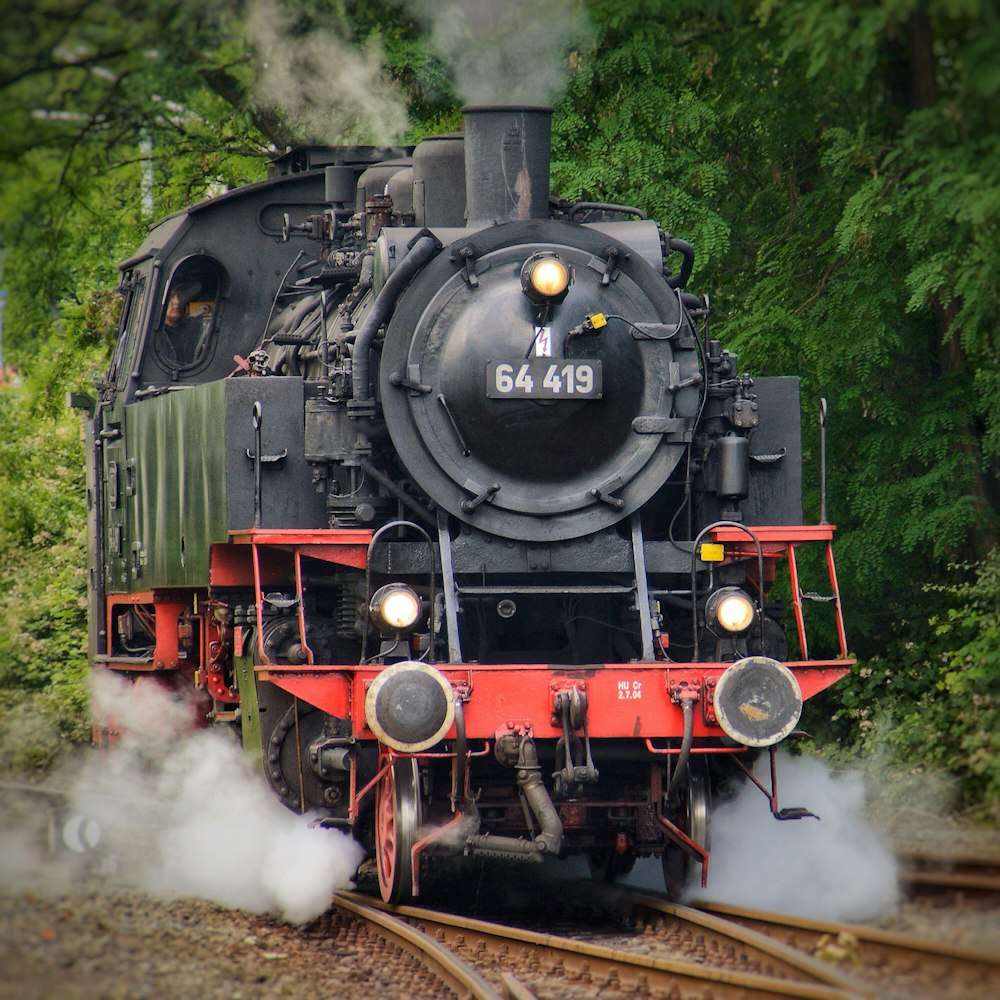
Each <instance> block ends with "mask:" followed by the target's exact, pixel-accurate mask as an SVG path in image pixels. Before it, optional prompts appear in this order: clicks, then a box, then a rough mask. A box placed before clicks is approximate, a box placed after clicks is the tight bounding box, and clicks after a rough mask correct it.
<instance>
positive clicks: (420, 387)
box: [389, 372, 434, 395]
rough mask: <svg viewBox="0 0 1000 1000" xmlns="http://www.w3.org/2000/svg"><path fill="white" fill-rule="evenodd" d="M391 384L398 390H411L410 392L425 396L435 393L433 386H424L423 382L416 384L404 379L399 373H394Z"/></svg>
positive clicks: (391, 376) (390, 379)
mask: <svg viewBox="0 0 1000 1000" xmlns="http://www.w3.org/2000/svg"><path fill="white" fill-rule="evenodd" d="M389 384H390V385H394V386H395V387H396V388H397V389H409V390H410V392H419V393H422V394H425V395H426V394H427V393H428V392H433V391H434V390H433V389H432V388H431V386H429V385H424V384H423V382H414V381H413V380H412V379H408V378H403V376H402V375H400V374H399V372H393V373H392V374H391V375H390V376H389Z"/></svg>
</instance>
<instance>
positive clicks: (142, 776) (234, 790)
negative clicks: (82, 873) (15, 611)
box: [0, 674, 364, 924]
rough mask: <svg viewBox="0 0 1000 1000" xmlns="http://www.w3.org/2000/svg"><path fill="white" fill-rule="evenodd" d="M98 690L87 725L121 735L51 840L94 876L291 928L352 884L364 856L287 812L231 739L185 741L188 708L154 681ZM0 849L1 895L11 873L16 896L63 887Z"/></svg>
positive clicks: (61, 876)
mask: <svg viewBox="0 0 1000 1000" xmlns="http://www.w3.org/2000/svg"><path fill="white" fill-rule="evenodd" d="M95 682H96V683H95V685H94V698H93V701H94V714H95V717H98V718H100V717H109V718H113V719H115V720H118V722H119V723H120V724H123V725H124V726H126V727H127V730H125V731H124V738H123V739H122V741H121V742H120V743H119V744H117V745H116V746H115V747H113V748H112V749H111V750H110V751H109V752H107V753H103V752H102V753H100V754H97V755H94V756H92V757H90V758H89V759H88V761H87V763H86V764H85V766H84V767H83V769H82V771H81V772H80V773H78V774H77V775H75V777H74V778H73V782H72V784H73V792H72V796H71V800H72V801H71V805H70V807H69V808H68V809H67V810H66V811H65V812H63V813H61V815H60V817H59V820H58V822H57V824H56V829H55V830H54V832H55V834H56V837H57V839H61V840H62V842H63V843H62V846H63V847H64V848H69V852H72V851H74V850H75V851H78V852H81V855H80V856H83V857H85V858H86V859H87V863H88V864H89V866H90V868H91V870H93V868H94V866H96V867H97V869H98V870H99V871H101V872H103V874H104V875H106V876H107V877H108V878H111V879H114V880H115V881H117V882H123V883H125V884H127V885H131V886H133V887H136V888H141V889H145V890H147V891H149V892H152V893H153V894H156V895H160V896H165V897H171V898H173V897H181V896H197V897H200V898H202V899H208V900H211V901H213V902H216V903H220V904H222V905H223V906H229V907H234V908H241V909H244V910H250V911H252V912H255V913H275V914H280V915H281V916H282V917H284V918H285V919H286V920H288V921H290V922H291V923H295V924H299V923H304V922H306V921H308V920H311V919H313V918H314V917H317V916H319V915H320V914H321V913H323V912H324V911H325V910H326V909H327V907H329V905H330V901H331V898H332V896H333V893H334V892H335V891H336V890H337V889H339V888H344V887H346V886H348V885H349V884H350V882H351V879H352V877H353V875H354V872H355V871H356V869H357V866H358V864H359V863H360V861H361V859H362V857H363V855H364V851H363V849H362V848H361V846H360V845H359V844H357V843H356V842H355V841H354V840H352V839H351V838H350V837H349V836H347V835H346V834H344V833H341V832H339V831H335V830H329V829H323V828H320V827H317V826H314V825H312V824H311V817H309V816H308V815H306V816H299V815H295V814H293V813H290V812H288V811H287V810H286V809H285V808H284V807H283V806H282V805H281V804H280V803H279V802H278V801H277V800H276V799H275V798H274V796H273V794H272V793H271V791H270V790H269V789H268V788H267V787H266V785H265V784H264V779H263V777H261V776H260V775H259V774H257V773H256V772H254V770H253V769H252V767H251V765H250V763H249V761H248V759H247V755H246V754H245V753H244V752H243V750H242V749H241V747H240V746H239V744H238V743H237V741H236V740H235V739H233V738H231V737H228V736H226V735H223V734H222V733H219V732H216V731H211V730H201V731H197V732H193V733H192V732H191V724H192V719H193V716H194V710H193V707H192V704H191V702H190V701H188V700H187V699H185V698H181V697H178V696H175V695H172V694H171V693H169V692H167V691H166V690H164V689H163V688H161V687H160V686H159V685H158V684H157V683H155V682H154V681H145V682H143V681H140V682H139V683H137V684H136V685H134V686H133V685H128V684H126V683H124V682H123V681H121V680H119V679H118V678H117V677H114V676H111V675H107V674H105V675H97V676H95ZM0 846H2V847H3V854H4V855H5V860H4V863H3V865H2V866H0V875H2V876H3V877H4V881H5V883H6V884H7V885H8V886H9V885H10V884H11V879H12V878H16V877H17V876H18V874H19V873H20V875H21V876H23V883H24V885H25V887H29V886H30V887H31V888H33V889H35V890H38V889H39V888H41V887H43V886H44V884H45V883H46V882H47V883H49V884H50V885H51V886H52V887H53V888H56V889H58V888H60V887H64V884H65V883H66V881H67V877H68V876H69V875H72V871H71V870H70V869H69V868H67V867H66V865H65V864H64V865H62V866H60V865H59V864H56V863H53V862H51V861H50V862H48V863H45V862H44V861H43V859H42V855H41V852H40V851H39V846H40V845H39V844H38V842H37V837H36V838H35V839H34V842H32V838H30V837H29V836H28V835H27V834H26V833H23V832H22V833H21V834H17V833H13V834H11V835H9V836H8V837H6V838H5V839H4V842H3V844H2V845H0ZM94 846H96V847H97V851H96V852H92V853H90V854H89V855H85V854H83V853H82V852H85V851H86V849H87V848H92V847H94ZM69 852H64V853H63V855H62V857H63V859H64V861H65V859H66V858H67V857H72V856H73V855H72V854H71V853H69ZM12 863H13V865H12ZM17 884H21V883H20V882H18V883H17ZM61 884H62V885H61Z"/></svg>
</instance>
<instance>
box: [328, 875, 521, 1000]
mask: <svg viewBox="0 0 1000 1000" xmlns="http://www.w3.org/2000/svg"><path fill="white" fill-rule="evenodd" d="M333 903H334V906H338V907H340V909H342V910H346V911H348V912H349V913H352V914H354V916H356V917H360V918H361V919H362V920H366V921H368V922H369V923H370V924H374V925H376V926H377V927H379V928H381V930H382V931H384V932H385V933H386V934H388V935H389V936H390V937H392V938H395V939H396V940H397V941H398V942H401V943H402V944H403V945H404V946H409V949H410V950H411V951H415V952H416V953H417V956H418V957H419V958H420V959H421V961H423V962H424V963H425V964H430V965H433V966H434V968H435V970H436V971H437V973H438V975H440V977H441V978H442V979H443V980H444V981H445V982H446V983H447V984H448V986H449V987H451V988H452V989H455V991H456V993H458V995H459V996H469V997H472V998H473V1000H505V997H504V994H503V993H499V992H498V991H497V990H496V989H494V987H493V986H491V985H490V984H489V983H488V982H487V981H486V980H485V979H484V978H483V977H482V976H481V975H480V974H479V973H478V972H477V971H476V970H475V969H474V968H473V967H472V966H471V965H469V964H468V963H467V962H464V961H463V960H462V959H460V958H459V957H458V956H457V955H456V954H455V953H454V952H452V951H450V950H449V949H448V948H446V947H445V946H444V945H442V944H440V943H439V942H437V941H435V940H434V939H433V938H432V937H430V936H429V935H427V934H425V933H424V932H423V931H420V930H417V928H415V927H412V926H411V925H410V924H408V923H407V922H406V921H405V920H401V919H399V917H396V916H393V915H392V913H390V912H386V909H385V908H384V907H382V906H377V905H376V904H375V903H374V901H373V900H371V899H368V898H366V897H364V896H359V895H357V894H356V893H352V892H338V893H337V894H336V895H335V896H334V897H333ZM512 995H513V994H511V993H510V992H509V991H508V992H507V1000H509V998H510V997H511V996H512ZM521 996H522V997H523V998H525V1000H528V994H526V993H522V994H521Z"/></svg>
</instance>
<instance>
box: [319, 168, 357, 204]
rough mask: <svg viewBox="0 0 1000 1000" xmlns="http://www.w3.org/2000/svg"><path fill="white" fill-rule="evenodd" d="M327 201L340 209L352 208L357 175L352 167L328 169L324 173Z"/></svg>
mask: <svg viewBox="0 0 1000 1000" xmlns="http://www.w3.org/2000/svg"><path fill="white" fill-rule="evenodd" d="M324 181H325V187H326V194H325V199H326V201H328V202H330V204H332V205H337V206H338V207H350V205H351V204H352V203H353V202H354V189H355V187H356V186H357V175H356V174H355V173H354V171H353V170H352V169H351V168H350V167H340V166H334V167H327V168H326V170H325V171H324Z"/></svg>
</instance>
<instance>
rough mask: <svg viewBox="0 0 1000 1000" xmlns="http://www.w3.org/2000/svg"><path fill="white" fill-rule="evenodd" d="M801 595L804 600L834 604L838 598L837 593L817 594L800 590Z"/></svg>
mask: <svg viewBox="0 0 1000 1000" xmlns="http://www.w3.org/2000/svg"><path fill="white" fill-rule="evenodd" d="M799 597H801V598H802V600H803V601H817V602H818V603H820V604H833V602H834V601H836V600H837V595H836V594H815V593H812V592H811V591H810V592H806V591H799Z"/></svg>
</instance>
